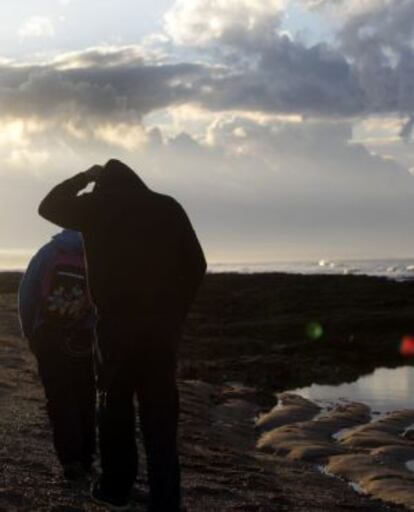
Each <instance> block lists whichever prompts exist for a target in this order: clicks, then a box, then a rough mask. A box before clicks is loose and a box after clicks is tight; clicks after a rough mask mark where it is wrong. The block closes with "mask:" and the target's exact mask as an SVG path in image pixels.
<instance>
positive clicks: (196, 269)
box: [39, 160, 206, 512]
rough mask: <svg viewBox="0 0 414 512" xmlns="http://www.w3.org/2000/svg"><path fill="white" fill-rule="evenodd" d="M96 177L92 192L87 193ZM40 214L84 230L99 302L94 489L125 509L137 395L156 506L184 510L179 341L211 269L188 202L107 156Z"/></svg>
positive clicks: (99, 497)
mask: <svg viewBox="0 0 414 512" xmlns="http://www.w3.org/2000/svg"><path fill="white" fill-rule="evenodd" d="M89 183H94V184H95V186H94V188H93V190H92V191H91V192H85V193H83V194H79V193H80V192H81V191H82V190H83V189H84V188H86V187H87V185H88V184H89ZM39 214H40V215H41V216H42V217H43V218H45V219H47V220H49V221H51V222H53V223H55V224H57V225H59V226H62V227H66V228H71V229H76V230H79V231H81V232H82V234H83V237H84V240H85V253H86V258H87V263H88V277H89V283H90V289H91V295H92V299H93V302H94V304H95V305H96V308H97V314H98V321H97V351H96V354H97V377H98V396H99V400H98V405H99V415H98V422H99V442H100V455H101V466H102V475H101V476H100V478H99V479H98V480H97V482H95V484H94V485H93V487H92V493H91V494H92V499H93V500H94V501H95V502H98V503H101V504H105V505H106V506H109V507H110V508H111V509H112V510H126V509H127V508H128V504H129V497H130V493H131V490H132V487H133V485H134V482H135V480H136V476H137V469H138V454H137V448H136V438H135V436H136V434H135V407H134V397H135V396H137V398H138V404H139V419H140V427H141V431H142V434H143V440H144V445H145V450H146V455H147V468H148V481H149V487H150V496H149V510H150V511H151V512H178V511H179V510H180V501H181V497H180V490H181V489H180V487H181V486H180V464H179V457H178V447H177V424H178V416H179V396H178V389H177V383H176V360H177V350H178V345H179V341H180V337H181V330H182V325H183V322H184V320H185V318H186V316H187V314H188V312H189V310H190V307H191V305H192V302H193V300H194V298H195V295H196V292H197V290H198V288H199V286H200V283H201V281H202V279H203V276H204V273H205V271H206V261H205V258H204V254H203V251H202V248H201V246H200V243H199V241H198V239H197V236H196V234H195V232H194V229H193V227H192V225H191V222H190V220H189V219H188V217H187V214H186V212H185V211H184V209H183V207H182V206H181V205H180V204H179V203H178V202H177V201H176V200H175V199H173V198H172V197H170V196H167V195H164V194H160V193H158V192H155V191H153V190H151V189H150V188H149V187H147V185H146V184H145V183H144V182H143V181H142V180H141V178H139V177H138V175H137V174H136V173H135V172H134V171H133V170H132V169H130V168H129V167H128V166H127V165H125V164H124V163H122V162H120V161H119V160H109V161H108V162H107V163H106V165H105V166H103V167H102V166H93V167H92V168H91V169H89V170H88V171H85V172H82V173H79V174H77V175H75V176H74V177H72V178H70V179H68V180H66V181H64V182H63V183H61V184H59V185H57V186H56V187H55V188H54V189H52V190H51V191H50V192H49V194H48V195H47V196H46V197H45V198H44V199H43V201H42V203H41V204H40V206H39Z"/></svg>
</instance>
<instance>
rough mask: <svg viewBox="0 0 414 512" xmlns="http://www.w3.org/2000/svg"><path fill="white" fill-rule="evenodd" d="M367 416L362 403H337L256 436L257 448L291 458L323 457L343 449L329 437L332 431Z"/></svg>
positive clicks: (311, 459)
mask: <svg viewBox="0 0 414 512" xmlns="http://www.w3.org/2000/svg"><path fill="white" fill-rule="evenodd" d="M369 417H370V414H369V408H368V407H367V406H366V405H364V404H358V403H344V404H339V405H338V406H336V407H335V408H334V409H333V410H332V411H329V412H328V413H327V414H324V415H321V416H318V417H317V418H316V419H313V420H309V421H305V422H299V423H295V424H291V425H285V426H283V427H279V428H276V429H274V430H272V431H270V432H266V433H265V434H263V435H262V436H261V437H260V438H259V441H258V443H257V447H258V448H259V449H261V450H265V451H270V452H274V453H276V454H278V455H284V456H285V457H287V458H288V459H293V460H306V461H319V460H323V459H326V458H327V457H329V456H331V455H335V454H340V453H344V452H345V449H344V448H343V447H342V446H341V445H339V444H338V443H335V440H334V439H333V437H332V436H333V434H335V432H338V431H339V430H342V429H344V428H349V427H350V426H352V425H355V424H358V423H361V422H363V421H368V419H369Z"/></svg>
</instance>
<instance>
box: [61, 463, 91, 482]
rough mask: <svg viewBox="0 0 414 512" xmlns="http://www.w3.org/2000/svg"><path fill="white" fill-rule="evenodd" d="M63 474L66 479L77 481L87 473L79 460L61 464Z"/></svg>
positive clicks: (82, 478) (85, 476)
mask: <svg viewBox="0 0 414 512" xmlns="http://www.w3.org/2000/svg"><path fill="white" fill-rule="evenodd" d="M63 476H64V477H65V479H66V480H70V481H71V482H78V481H81V480H85V479H86V478H87V477H88V473H87V471H85V468H84V467H83V465H82V464H81V463H80V462H73V463H71V464H63Z"/></svg>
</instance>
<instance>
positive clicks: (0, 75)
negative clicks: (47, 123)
mask: <svg viewBox="0 0 414 512" xmlns="http://www.w3.org/2000/svg"><path fill="white" fill-rule="evenodd" d="M98 53H99V52H96V54H98ZM119 54H120V55H118V57H119V60H120V61H121V62H119V61H118V62H117V61H116V59H115V56H114V55H112V56H111V57H110V60H111V63H110V64H108V59H107V58H106V57H105V56H104V57H103V58H102V60H99V59H95V64H93V65H92V64H89V65H86V64H85V61H83V60H82V54H81V55H80V56H78V55H75V54H74V55H73V56H72V58H73V61H74V62H76V64H79V62H82V65H81V67H78V68H73V69H71V68H69V69H59V67H58V66H56V65H53V64H49V65H41V66H26V67H25V66H20V67H13V66H2V67H0V114H1V115H3V116H5V115H10V116H18V117H20V116H21V117H31V116H35V117H39V118H45V119H48V118H58V119H62V118H66V119H67V118H69V119H70V118H72V117H78V116H91V117H92V118H93V119H96V118H105V119H106V120H111V119H114V120H119V119H131V120H133V119H135V120H136V119H137V118H140V117H141V116H142V115H145V114H146V113H148V112H151V111H153V110H155V109H159V108H163V107H166V106H168V105H174V104H176V103H177V104H179V103H185V102H187V101H191V99H192V97H194V95H195V91H194V90H193V89H192V85H191V84H192V83H193V82H194V79H195V77H198V78H201V77H203V75H204V74H205V73H206V70H205V69H204V68H203V67H202V66H199V65H196V64H191V63H188V64H187V63H182V64H163V65H158V64H152V63H144V62H135V61H129V62H128V63H126V62H124V61H123V57H125V56H124V55H123V51H122V50H120V51H119ZM79 57H80V59H79ZM97 60H99V65H98V64H96V61H97ZM88 61H89V62H90V60H89V57H88ZM68 64H69V62H68V59H66V62H65V65H68ZM59 65H60V64H59Z"/></svg>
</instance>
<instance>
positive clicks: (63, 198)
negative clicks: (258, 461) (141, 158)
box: [39, 160, 206, 330]
mask: <svg viewBox="0 0 414 512" xmlns="http://www.w3.org/2000/svg"><path fill="white" fill-rule="evenodd" d="M88 181H89V178H88V176H87V175H85V173H80V174H77V175H76V176H74V177H73V178H70V179H69V180H66V181H64V182H63V183H61V184H60V185H57V186H56V187H55V188H54V189H53V190H52V191H51V192H50V193H49V194H48V195H47V196H46V197H45V199H44V200H43V201H42V203H41V204H40V207H39V213H40V215H41V216H43V217H44V218H45V219H47V220H50V221H51V222H53V223H55V224H58V225H59V226H62V227H65V228H69V229H74V230H78V231H81V232H82V234H83V237H84V241H85V252H86V259H87V266H88V279H89V285H90V291H91V295H92V299H93V302H94V303H95V305H96V307H97V310H98V315H99V317H102V318H105V319H106V320H108V319H111V321H113V322H117V323H118V324H120V326H124V327H126V328H127V329H128V330H131V328H134V326H139V325H143V324H148V323H149V324H150V325H159V326H160V325H164V326H176V327H178V326H180V325H181V323H182V321H183V320H184V318H185V316H186V314H187V313H188V310H189V308H190V306H191V303H192V301H193V298H194V296H195V293H196V290H197V288H198V287H199V285H200V283H201V280H202V278H203V276H204V273H205V270H206V262H205V258H204V254H203V251H202V249H201V246H200V244H199V242H198V239H197V236H196V234H195V232H194V230H193V228H192V225H191V223H190V221H189V219H188V217H187V215H186V213H185V211H184V209H183V208H182V207H181V205H180V204H179V203H178V202H177V201H176V200H175V199H173V198H171V197H169V196H166V195H163V194H159V193H156V192H154V191H152V190H150V189H149V188H148V187H147V186H146V185H145V183H144V182H143V181H142V180H141V179H140V178H139V177H138V176H137V175H136V174H135V173H134V171H132V169H130V168H129V167H127V166H126V165H125V164H123V163H122V162H119V161H118V160H110V161H109V162H108V163H107V164H106V165H105V167H104V169H103V171H102V174H101V176H100V177H99V179H98V181H97V183H96V185H95V188H94V190H93V191H92V192H91V193H85V194H82V195H78V194H79V192H80V191H81V190H82V189H83V188H85V187H86V185H87V184H88Z"/></svg>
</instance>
